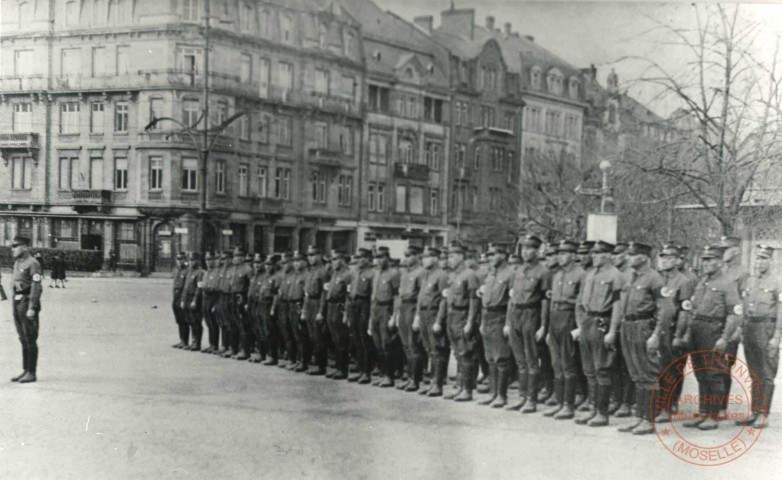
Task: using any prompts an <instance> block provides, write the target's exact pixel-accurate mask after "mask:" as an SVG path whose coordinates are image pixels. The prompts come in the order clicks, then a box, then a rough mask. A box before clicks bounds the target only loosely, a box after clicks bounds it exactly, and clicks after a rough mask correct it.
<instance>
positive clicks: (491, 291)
mask: <svg viewBox="0 0 782 480" xmlns="http://www.w3.org/2000/svg"><path fill="white" fill-rule="evenodd" d="M507 255H508V253H507V250H505V247H504V246H501V245H496V244H494V245H492V246H491V247H490V248H489V251H488V257H489V258H490V259H491V260H490V261H491V268H490V269H489V271H488V273H487V275H486V279H485V280H484V282H483V286H482V287H480V288H479V289H478V293H477V294H478V296H479V297H480V298H481V303H482V305H483V311H482V312H481V327H480V329H481V334H482V335H483V339H484V341H485V346H486V358H487V360H488V361H489V380H490V383H491V395H490V397H489V398H487V399H485V400H481V401H480V402H479V404H481V405H491V406H492V407H493V408H503V407H504V406H505V405H506V404H507V403H508V381H509V378H510V377H509V375H510V372H509V362H510V359H511V351H510V345H508V339H507V338H506V337H505V335H504V334H503V328H504V327H505V320H506V316H507V313H508V301H509V298H510V288H511V282H512V281H513V276H514V271H513V269H512V268H511V267H510V266H508V264H507V262H506V261H505V259H506V257H507Z"/></svg>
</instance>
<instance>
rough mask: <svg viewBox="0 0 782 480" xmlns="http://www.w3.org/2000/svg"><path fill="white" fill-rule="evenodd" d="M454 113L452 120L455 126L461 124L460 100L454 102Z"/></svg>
mask: <svg viewBox="0 0 782 480" xmlns="http://www.w3.org/2000/svg"><path fill="white" fill-rule="evenodd" d="M453 108H454V115H453V121H454V124H455V125H456V126H460V125H461V124H462V102H455V104H454V107H453Z"/></svg>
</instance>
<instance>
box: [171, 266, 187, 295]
mask: <svg viewBox="0 0 782 480" xmlns="http://www.w3.org/2000/svg"><path fill="white" fill-rule="evenodd" d="M187 270H188V269H187V267H179V265H177V266H176V268H175V269H174V291H176V290H182V289H183V288H185V280H186V279H187Z"/></svg>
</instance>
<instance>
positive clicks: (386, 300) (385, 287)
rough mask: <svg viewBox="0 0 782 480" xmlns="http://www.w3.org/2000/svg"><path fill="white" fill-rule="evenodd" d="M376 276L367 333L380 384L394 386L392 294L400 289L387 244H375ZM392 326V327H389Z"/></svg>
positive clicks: (385, 386) (397, 273)
mask: <svg viewBox="0 0 782 480" xmlns="http://www.w3.org/2000/svg"><path fill="white" fill-rule="evenodd" d="M375 267H376V268H377V271H376V272H375V277H374V279H373V283H372V308H371V310H370V321H369V333H370V335H371V336H372V341H373V342H374V344H375V350H376V351H377V361H378V366H379V367H380V373H381V375H383V380H382V381H381V382H380V384H379V386H380V387H383V388H387V387H392V386H394V368H393V365H394V360H395V359H394V358H393V355H392V354H391V344H392V342H393V340H394V335H395V334H396V333H395V331H394V330H393V323H392V324H391V326H389V322H390V320H391V317H392V316H393V314H394V297H396V295H397V294H398V293H399V272H397V271H396V270H394V269H392V268H390V266H389V261H388V247H378V249H377V253H375ZM389 327H391V328H389Z"/></svg>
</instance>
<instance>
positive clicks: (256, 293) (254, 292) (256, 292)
mask: <svg viewBox="0 0 782 480" xmlns="http://www.w3.org/2000/svg"><path fill="white" fill-rule="evenodd" d="M268 276H269V275H268V274H267V273H266V272H265V271H264V270H263V269H261V270H259V271H258V273H256V274H254V275H253V277H252V278H251V279H250V288H249V289H248V290H247V298H248V300H249V299H253V300H257V299H259V298H260V296H261V286H262V285H263V282H264V281H265V280H266V277H268Z"/></svg>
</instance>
